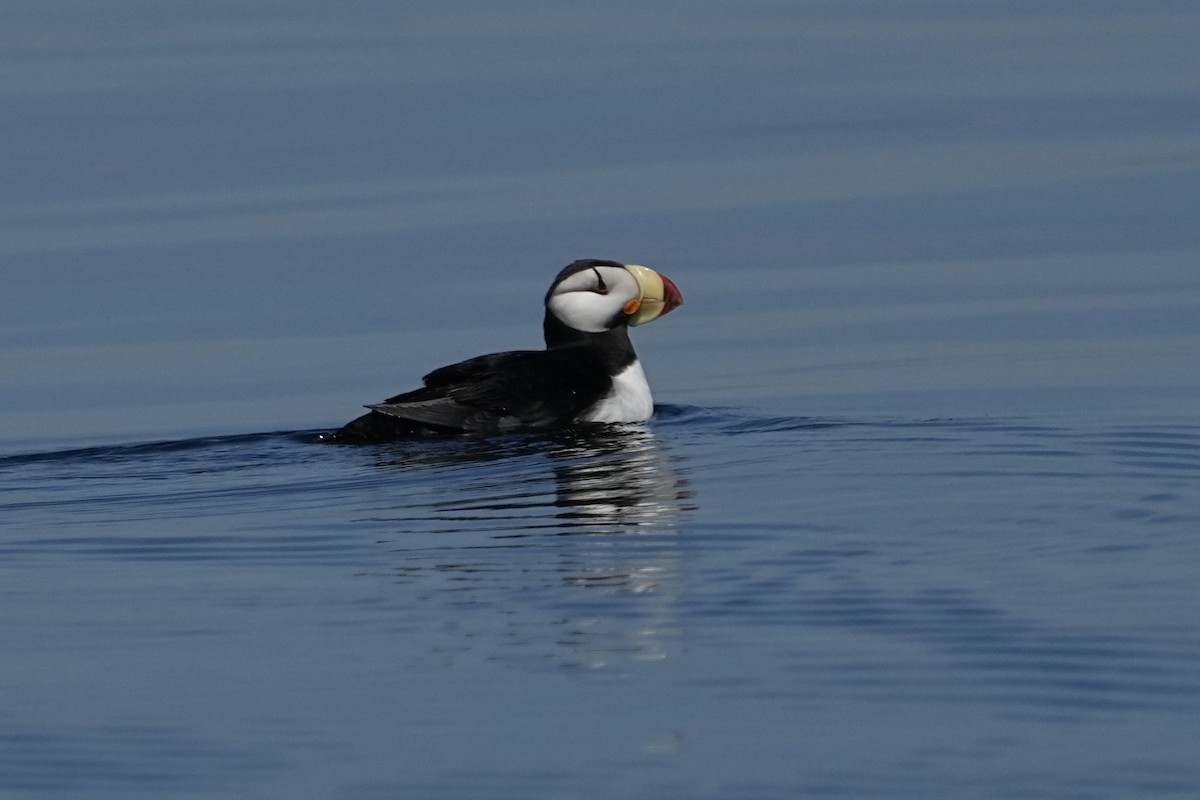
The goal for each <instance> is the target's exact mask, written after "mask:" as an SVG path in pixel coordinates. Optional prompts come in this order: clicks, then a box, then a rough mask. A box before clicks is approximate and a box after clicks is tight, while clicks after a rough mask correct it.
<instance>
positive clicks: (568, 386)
mask: <svg viewBox="0 0 1200 800" xmlns="http://www.w3.org/2000/svg"><path fill="white" fill-rule="evenodd" d="M682 303H683V297H682V295H680V293H679V289H677V288H676V286H675V284H674V283H672V282H671V280H670V279H669V278H667V277H666V276H665V275H661V274H660V273H658V272H655V271H654V270H652V269H650V268H649V267H643V266H641V265H639V264H622V263H620V262H618V261H604V260H599V259H583V260H580V261H575V262H573V263H571V264H568V265H567V266H566V267H564V268H563V269H562V271H561V272H559V273H558V277H556V278H555V279H554V283H553V284H551V286H550V289H549V290H548V291H547V292H546V298H545V306H546V314H545V318H544V320H543V322H542V331H543V334H544V336H545V340H546V349H545V350H513V351H508V352H504V353H492V354H490V355H483V356H478V357H477V358H471V359H468V360H466V361H460V362H459V363H457V364H451V365H449V366H446V367H442V368H441V369H436V370H434V371H433V372H431V373H429V374H428V375H426V376H425V377H424V378H423V379H422V380H423V381H424V384H425V385H424V386H423V387H422V388H420V389H416V390H413V391H411V392H406V393H404V394H398V395H396V396H395V397H391V398H388V399H387V400H385V401H384V402H382V403H378V404H374V405H368V406H366V407H367V408H369V409H370V412H369V413H367V414H364V415H363V416H361V417H359V418H358V419H355V420H353V421H351V422H349V423H347V424H346V425H345V426H344V427H342V428H341V429H340V430H337V431H333V432H331V433H327V434H325V435H324V436H323V437H322V438H323V439H326V440H331V441H379V440H386V439H398V438H409V437H414V436H422V435H430V434H435V435H436V434H470V433H493V432H497V431H508V430H514V429H520V428H548V427H554V426H563V425H570V424H572V423H576V422H641V421H643V420H647V419H649V418H650V416H651V415H652V414H653V413H654V403H653V400H652V398H651V394H650V386H649V384H648V383H647V382H646V375H645V373H644V372H643V370H642V365H641V363H640V362H639V361H638V357H637V354H636V353H634V351H633V344H632V343H631V342H630V341H629V328H630V326H634V325H644V324H645V323H647V322H652V321H653V320H656V319H658V318H659V317H661V316H663V315H664V314H667V313H669V312H671V311H672V310H674V309H675V308H677V307H678V306H680V305H681V304H682Z"/></svg>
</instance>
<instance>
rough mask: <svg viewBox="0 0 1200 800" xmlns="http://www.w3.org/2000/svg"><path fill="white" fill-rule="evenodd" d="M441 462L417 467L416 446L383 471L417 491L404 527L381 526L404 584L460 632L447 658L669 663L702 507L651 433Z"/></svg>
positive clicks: (528, 441)
mask: <svg viewBox="0 0 1200 800" xmlns="http://www.w3.org/2000/svg"><path fill="white" fill-rule="evenodd" d="M432 450H433V451H439V450H440V451H441V456H440V457H439V456H436V455H434V454H433V453H432V452H430V449H429V448H428V447H426V449H425V451H424V455H425V456H426V457H425V458H422V459H419V462H418V463H414V459H413V458H411V456H413V455H415V453H414V452H413V451H412V450H410V449H409V448H408V447H405V449H404V450H402V451H400V453H401V454H403V456H404V458H402V459H399V460H393V459H388V460H387V461H385V462H380V461H377V462H376V465H377V466H378V467H380V468H385V469H395V470H399V471H400V472H402V473H405V474H407V475H409V476H411V477H412V478H413V481H412V482H411V483H409V482H408V481H404V485H403V486H399V487H396V488H398V489H404V492H403V493H404V494H405V495H407V499H406V501H405V502H404V503H403V505H401V506H399V507H396V506H394V508H395V512H396V515H395V516H387V517H380V516H373V517H372V519H371V522H372V523H373V524H379V523H387V522H390V523H391V524H392V525H398V528H399V529H398V530H397V529H396V528H393V532H394V535H393V536H391V537H388V538H387V539H385V540H381V543H383V542H384V541H386V542H387V543H388V544H390V545H393V546H394V547H395V550H394V553H395V554H397V555H399V556H400V557H401V558H402V562H401V563H400V564H397V565H396V566H395V568H394V573H393V574H394V575H395V577H396V578H397V580H398V581H399V583H400V584H401V585H404V586H411V587H412V588H413V589H414V590H416V596H415V597H414V598H413V600H415V601H417V602H419V603H420V604H421V605H422V606H424V607H425V608H426V610H427V611H428V610H429V609H430V607H431V606H430V604H434V605H433V608H435V609H436V608H437V607H438V606H441V607H442V608H441V611H440V613H438V614H437V616H439V617H441V616H444V617H445V618H446V619H447V620H452V621H453V627H452V630H453V631H454V632H456V634H455V635H456V639H457V642H456V645H454V646H453V647H446V648H442V649H440V650H439V652H440V653H442V654H445V653H449V652H460V653H461V652H466V651H468V650H469V651H475V652H480V651H481V650H482V651H484V652H483V655H484V656H485V657H487V658H489V659H496V658H499V659H502V660H508V659H510V658H513V657H516V656H524V657H529V656H532V657H534V658H535V659H537V660H539V661H544V659H547V658H549V659H551V660H552V662H553V663H558V664H560V665H562V666H587V667H589V668H599V667H603V666H606V665H607V664H608V663H609V662H610V660H611V659H612V658H614V657H616V656H618V655H620V656H623V657H626V658H630V657H631V658H635V659H638V660H647V659H659V658H663V657H665V655H666V653H667V644H668V642H669V641H670V640H671V639H672V638H674V637H675V636H676V628H677V621H676V617H677V613H676V598H677V596H678V594H679V592H678V589H679V586H678V584H679V580H680V565H681V560H682V559H681V554H680V537H679V523H680V517H681V516H682V515H683V514H684V513H685V512H686V511H688V510H689V509H691V508H693V507H694V506H693V504H692V503H693V501H692V493H691V491H690V489H689V488H688V482H687V480H686V479H685V478H684V477H683V475H682V470H681V464H680V461H679V459H678V457H672V456H670V455H669V454H667V453H666V452H665V451H664V448H663V446H662V443H661V442H660V441H659V440H658V438H657V437H656V436H655V435H654V433H653V432H652V431H651V430H650V428H649V427H648V426H646V425H644V424H641V423H628V424H622V425H611V424H610V425H596V426H581V427H577V428H572V429H566V430H561V431H557V432H555V433H552V434H551V433H545V434H537V435H530V436H528V437H526V436H519V437H503V439H502V440H499V441H496V440H492V441H491V442H490V443H487V444H485V443H484V442H476V443H471V444H465V446H464V445H455V446H451V447H448V448H446V449H442V448H437V447H435V448H432ZM547 467H549V468H547ZM406 605H407V604H406ZM475 623H478V626H476V624H475ZM500 628H502V629H503V631H504V633H503V634H502V635H498V634H499V629H500ZM449 630H451V628H449V627H448V628H447V631H449ZM489 632H490V633H491V634H492V635H489Z"/></svg>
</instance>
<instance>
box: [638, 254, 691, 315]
mask: <svg viewBox="0 0 1200 800" xmlns="http://www.w3.org/2000/svg"><path fill="white" fill-rule="evenodd" d="M625 269H627V270H629V273H630V274H631V275H633V279H634V280H635V281H637V285H638V289H639V290H640V291H641V294H640V295H639V296H638V298H637V299H636V300H630V301H629V302H628V303H626V304H625V314H626V315H627V316H628V317H629V324H630V325H644V324H646V323H647V322H653V321H654V320H656V319H658V318H659V317H661V316H662V315H663V314H667V313H669V312H671V311H672V310H674V309H676V308H678V307H679V306H681V305H683V295H681V294H680V293H679V289H677V288H676V287H675V284H674V283H672V282H671V279H670V278H668V277H667V276H666V275H660V274H658V273H657V272H655V271H654V270H652V269H650V268H649V267H643V266H641V265H640V264H626V265H625Z"/></svg>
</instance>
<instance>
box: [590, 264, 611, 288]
mask: <svg viewBox="0 0 1200 800" xmlns="http://www.w3.org/2000/svg"><path fill="white" fill-rule="evenodd" d="M592 272H594V273H596V288H595V289H592V291H593V292H595V293H596V294H608V285H607V284H605V283H604V278H602V277H600V270H598V269H596V268H595V267H592Z"/></svg>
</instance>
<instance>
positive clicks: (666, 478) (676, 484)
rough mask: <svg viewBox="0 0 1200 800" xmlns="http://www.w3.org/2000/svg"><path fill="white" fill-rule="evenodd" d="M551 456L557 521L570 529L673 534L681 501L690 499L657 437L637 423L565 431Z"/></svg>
mask: <svg viewBox="0 0 1200 800" xmlns="http://www.w3.org/2000/svg"><path fill="white" fill-rule="evenodd" d="M552 455H553V456H554V457H555V459H556V465H555V468H554V478H555V484H556V486H557V490H558V499H557V500H556V502H555V505H556V506H557V507H558V508H559V509H561V510H560V511H559V512H558V514H557V516H558V518H559V519H560V520H562V521H563V524H564V527H565V528H567V529H568V530H570V529H573V528H579V529H582V530H581V531H579V532H588V533H621V532H624V533H636V532H638V530H639V529H651V528H657V529H663V528H669V529H672V530H673V529H674V526H675V522H676V517H677V516H678V512H679V511H680V503H681V501H684V500H687V499H689V498H690V497H691V493H690V492H689V491H688V490H687V488H686V482H685V481H683V480H682V479H681V478H680V477H679V476H677V475H676V474H675V473H674V471H673V470H672V469H671V465H670V462H669V461H668V459H667V457H666V455H665V454H664V453H663V452H662V446H661V444H660V443H659V441H658V439H657V437H655V435H654V434H653V433H651V432H650V429H649V428H648V427H646V426H645V425H643V424H641V423H628V424H624V425H607V426H604V427H603V428H600V429H598V430H595V431H583V432H581V431H579V430H573V431H569V432H567V433H566V434H564V435H563V437H562V440H561V441H560V442H559V449H558V450H556V451H555V452H553V453H552Z"/></svg>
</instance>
